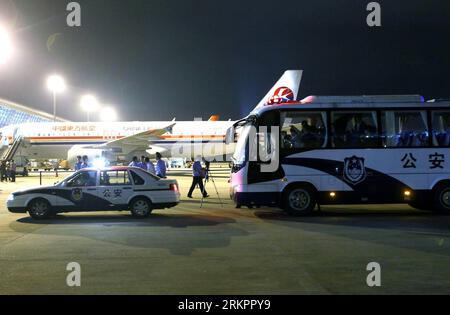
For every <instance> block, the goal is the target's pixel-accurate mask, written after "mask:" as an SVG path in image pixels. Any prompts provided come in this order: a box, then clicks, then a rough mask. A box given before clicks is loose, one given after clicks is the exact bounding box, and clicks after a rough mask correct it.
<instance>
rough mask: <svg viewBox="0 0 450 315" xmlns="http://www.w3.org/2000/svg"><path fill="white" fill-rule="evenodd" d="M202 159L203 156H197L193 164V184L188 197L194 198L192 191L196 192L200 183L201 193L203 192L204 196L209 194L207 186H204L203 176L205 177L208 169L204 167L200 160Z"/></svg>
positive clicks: (206, 196)
mask: <svg viewBox="0 0 450 315" xmlns="http://www.w3.org/2000/svg"><path fill="white" fill-rule="evenodd" d="M201 160H202V157H201V156H197V158H196V159H195V162H194V164H193V165H192V185H191V188H190V189H189V193H188V198H192V193H193V192H194V189H195V187H196V186H197V185H198V187H199V188H200V191H201V193H202V194H203V198H208V197H209V195H208V193H207V192H206V190H205V187H204V186H203V178H205V177H206V176H207V175H206V170H205V169H204V168H203V167H202V163H201V162H200V161H201Z"/></svg>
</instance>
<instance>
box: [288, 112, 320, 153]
mask: <svg viewBox="0 0 450 315" xmlns="http://www.w3.org/2000/svg"><path fill="white" fill-rule="evenodd" d="M280 118H281V132H280V133H281V143H280V146H281V148H282V149H285V150H295V149H317V148H323V147H325V146H326V136H327V130H326V127H325V126H326V124H325V121H326V113H325V112H305V111H287V112H283V113H282V114H281V117H280Z"/></svg>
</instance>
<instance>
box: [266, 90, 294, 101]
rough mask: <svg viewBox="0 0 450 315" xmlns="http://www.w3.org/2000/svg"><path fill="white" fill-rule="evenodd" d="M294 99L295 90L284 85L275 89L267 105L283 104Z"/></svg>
mask: <svg viewBox="0 0 450 315" xmlns="http://www.w3.org/2000/svg"><path fill="white" fill-rule="evenodd" d="M293 101H294V92H292V90H291V89H290V88H288V87H285V86H282V87H279V88H278V89H276V90H275V92H274V93H273V96H271V97H270V98H269V99H268V100H267V105H274V104H283V103H289V102H293Z"/></svg>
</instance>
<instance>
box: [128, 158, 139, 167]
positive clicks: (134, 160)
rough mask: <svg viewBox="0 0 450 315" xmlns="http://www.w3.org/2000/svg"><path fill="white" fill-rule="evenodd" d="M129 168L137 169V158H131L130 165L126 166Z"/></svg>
mask: <svg viewBox="0 0 450 315" xmlns="http://www.w3.org/2000/svg"><path fill="white" fill-rule="evenodd" d="M128 166H130V167H139V161H138V157H137V156H133V160H132V161H131V163H130V164H128Z"/></svg>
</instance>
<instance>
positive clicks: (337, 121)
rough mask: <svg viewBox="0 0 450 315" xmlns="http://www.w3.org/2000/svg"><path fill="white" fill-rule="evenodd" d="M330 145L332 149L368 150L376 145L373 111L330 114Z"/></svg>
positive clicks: (376, 126)
mask: <svg viewBox="0 0 450 315" xmlns="http://www.w3.org/2000/svg"><path fill="white" fill-rule="evenodd" d="M331 126H332V133H333V135H332V144H333V147H334V148H370V147H377V144H378V124H377V113H376V112H375V111H361V112H341V111H339V112H338V111H337V112H332V114H331Z"/></svg>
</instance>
